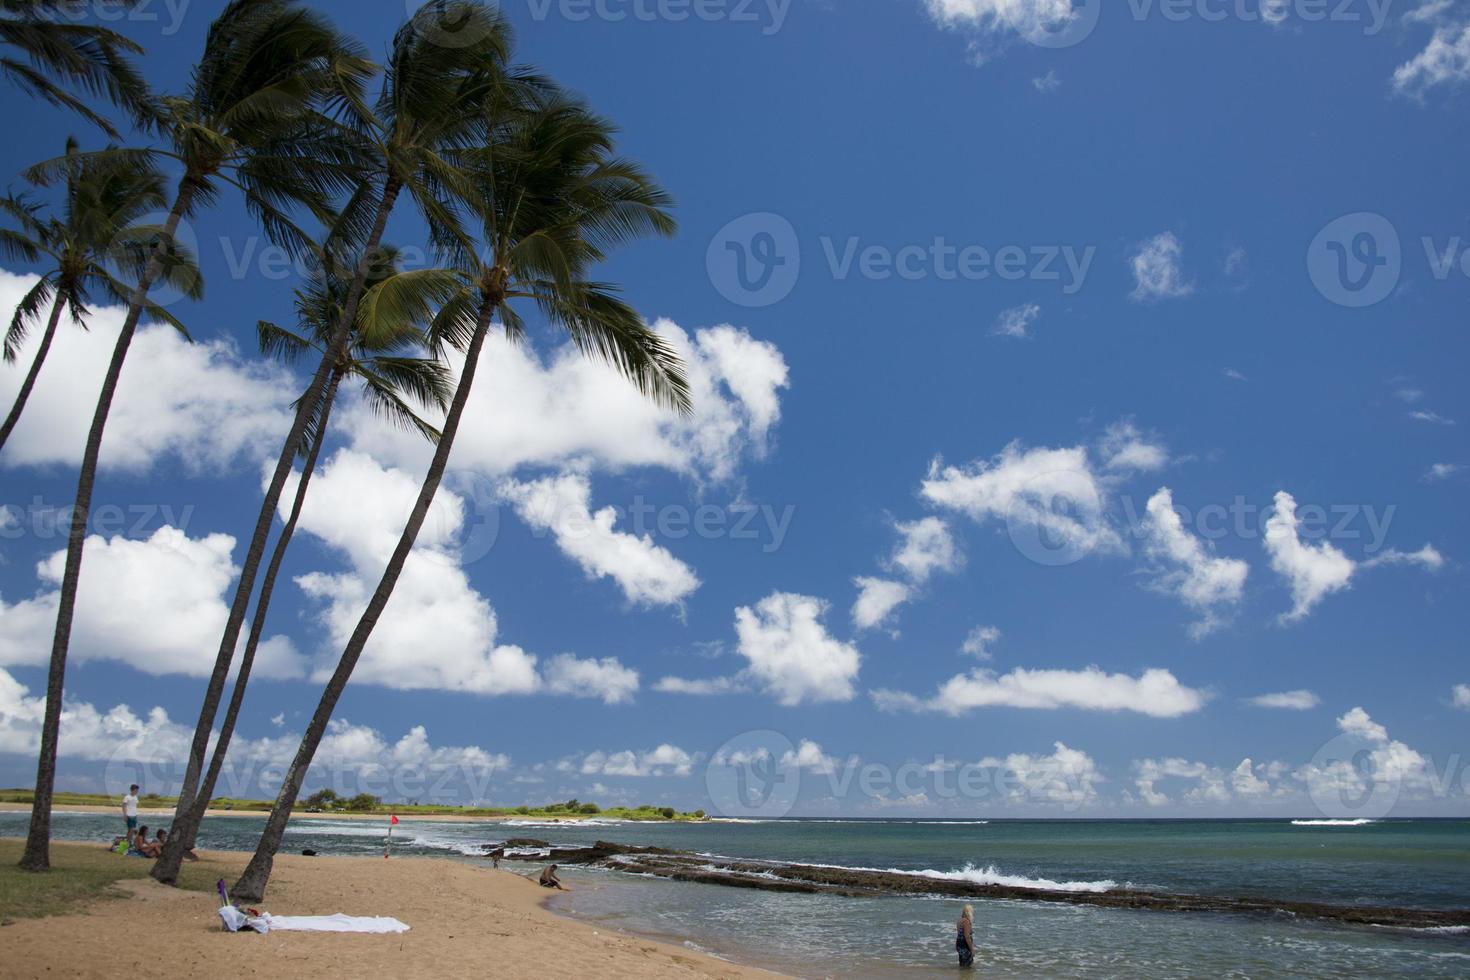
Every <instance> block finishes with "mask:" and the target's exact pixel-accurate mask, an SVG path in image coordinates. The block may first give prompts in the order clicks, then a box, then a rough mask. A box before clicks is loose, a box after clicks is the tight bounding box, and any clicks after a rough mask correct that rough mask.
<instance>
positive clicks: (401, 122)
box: [152, 0, 538, 884]
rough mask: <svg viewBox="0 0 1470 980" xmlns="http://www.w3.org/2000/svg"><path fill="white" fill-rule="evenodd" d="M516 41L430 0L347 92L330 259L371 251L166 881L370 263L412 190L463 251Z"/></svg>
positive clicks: (226, 635) (169, 857) (240, 601)
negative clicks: (469, 161)
mask: <svg viewBox="0 0 1470 980" xmlns="http://www.w3.org/2000/svg"><path fill="white" fill-rule="evenodd" d="M446 25H451V26H452V27H453V29H454V30H455V32H456V33H455V35H454V37H453V38H446V36H445V34H444V31H445V30H446V29H447V28H446ZM446 41H450V42H452V43H446ZM510 49H511V34H510V29H509V27H508V26H507V25H506V24H505V22H504V21H503V20H502V19H501V18H500V17H499V16H498V15H497V14H496V13H495V12H494V11H492V10H491V9H489V8H487V7H485V6H484V5H482V4H479V3H473V2H466V0H432V2H430V3H427V4H425V5H424V6H423V7H421V8H419V10H418V12H417V13H415V14H414V16H413V17H412V18H410V19H409V21H408V22H407V23H405V24H404V25H403V26H402V27H401V28H400V29H399V30H398V32H397V34H396V35H395V36H394V39H393V45H392V50H391V51H390V53H389V58H388V62H387V64H386V65H385V66H384V71H383V81H382V88H381V90H380V92H379V94H378V97H377V100H376V101H375V103H374V104H373V105H372V106H369V105H368V104H367V103H366V102H365V101H364V100H363V99H362V98H361V97H360V96H358V95H356V94H355V93H353V94H344V98H343V99H342V111H343V115H344V116H345V118H346V126H347V127H348V128H349V129H350V130H351V132H352V133H353V134H354V135H355V137H356V149H357V151H358V158H359V159H360V160H362V161H363V162H364V167H365V169H364V170H361V171H359V172H358V173H359V177H360V181H359V183H358V184H357V186H356V188H355V189H354V193H353V194H352V196H351V198H350V199H349V200H348V201H347V203H346V205H345V206H344V207H343V209H342V214H341V216H340V218H339V219H338V221H337V223H336V226H335V229H334V234H333V236H332V239H331V240H330V241H329V242H328V247H327V248H326V250H325V256H324V260H325V261H327V262H328V263H332V262H340V259H339V258H338V256H339V254H340V253H341V252H342V251H344V248H343V246H342V244H341V243H343V242H351V243H361V245H360V248H361V258H360V261H359V262H358V266H357V268H356V270H355V273H354V275H353V277H352V280H351V282H350V284H349V285H348V288H347V294H346V296H345V298H344V300H343V303H342V317H341V320H340V321H339V322H338V323H337V324H336V325H335V328H334V331H333V333H332V336H331V337H330V338H329V340H328V342H327V345H326V346H327V351H328V356H327V357H325V358H323V359H322V362H321V364H320V365H319V366H318V368H317V372H316V374H315V376H314V377H313V378H312V380H311V383H310V385H308V387H307V389H306V394H305V396H304V397H303V398H302V400H301V402H300V406H299V408H298V412H297V419H296V423H295V424H294V425H293V427H292V429H291V431H290V432H289V433H288V434H287V437H286V441H285V443H284V445H283V446H282V447H281V454H280V456H279V457H278V459H277V460H276V468H275V471H274V473H273V474H272V475H271V479H270V481H269V483H268V484H267V485H266V492H265V495H264V499H263V500H262V501H261V506H260V512H259V514H258V515H257V517H256V523H255V531H254V533H253V535H252V536H251V539H250V545H249V547H248V548H247V549H246V553H245V558H244V560H243V561H242V562H241V564H240V577H239V579H238V580H237V582H236V583H235V596H234V599H233V600H232V602H231V604H230V612H229V615H228V616H227V617H226V619H225V628H224V632H223V634H222V635H221V637H220V644H219V648H218V650H217V651H216V654H215V661H214V667H213V669H212V670H211V672H210V676H209V682H208V684H207V685H206V687H205V692H204V701H203V703H202V704H201V706H200V710H199V720H198V721H197V722H196V723H195V726H194V738H193V741H192V742H191V743H190V746H189V758H188V762H187V763H186V765H185V768H184V780H183V785H182V787H181V788H180V792H179V804H178V809H177V810H176V811H175V818H174V819H175V824H174V827H175V833H173V834H171V835H170V837H169V843H168V844H167V845H166V846H165V847H164V850H163V856H162V857H161V858H160V859H159V861H158V862H157V863H156V864H155V865H154V867H153V872H152V873H153V876H154V878H156V879H157V880H159V881H162V882H165V883H170V884H172V883H173V882H174V881H176V880H177V878H178V869H179V867H180V866H181V863H182V859H183V852H184V843H185V841H186V840H187V839H188V838H189V837H191V836H192V834H193V830H192V829H191V828H190V827H189V821H190V820H191V819H192V818H191V815H190V814H191V812H192V811H193V810H196V809H197V810H198V811H199V812H200V813H203V811H204V807H202V806H198V805H197V804H199V803H201V802H203V803H207V800H204V801H200V800H198V799H197V797H198V795H199V794H198V789H199V778H200V775H201V773H202V771H203V768H204V756H205V752H206V751H207V749H208V747H209V738H210V735H211V732H212V730H213V727H214V719H215V715H216V714H217V713H218V712H219V705H220V701H221V700H222V698H223V696H224V686H225V681H226V679H227V678H228V676H229V673H230V667H231V664H232V662H233V660H234V656H235V651H236V648H237V647H238V645H239V641H240V633H241V631H242V630H243V629H244V626H245V616H246V613H247V612H248V608H249V604H250V596H251V593H252V592H253V591H254V589H255V579H256V576H257V574H258V573H259V569H260V563H261V561H262V560H263V559H264V557H265V546H266V542H267V540H268V539H269V537H270V531H271V527H272V525H273V524H274V522H275V516H276V511H277V508H278V506H279V503H280V499H281V495H282V494H283V493H284V492H285V487H286V481H287V479H288V478H289V477H290V475H291V470H292V467H293V466H294V465H295V461H296V457H297V455H298V453H299V452H300V448H301V444H302V438H303V434H304V431H305V426H306V424H307V421H308V420H309V419H310V418H312V417H313V416H314V415H315V413H316V408H317V405H318V404H319V403H320V402H321V399H322V395H323V393H324V392H325V390H326V384H327V373H328V371H329V369H330V365H331V364H332V363H334V362H335V361H336V359H337V358H338V357H340V356H341V354H342V352H343V351H345V350H346V347H347V343H348V338H349V335H350V332H351V328H352V325H353V324H354V323H356V322H357V315H358V307H359V305H360V303H361V301H362V296H363V292H364V289H365V288H366V281H367V276H368V271H369V270H368V264H369V263H370V262H371V261H372V259H373V257H374V256H375V255H376V253H377V249H378V246H379V243H381V241H382V239H383V231H384V229H385V228H386V227H387V224H388V218H389V216H390V215H391V214H392V212H393V209H394V207H395V205H396V204H397V201H398V198H399V196H400V195H401V194H403V193H404V192H407V193H408V195H409V196H410V197H411V198H412V200H413V202H414V204H415V205H417V207H418V210H419V211H420V213H421V214H422V215H423V217H424V218H425V219H426V220H427V222H428V225H429V231H430V237H431V241H432V242H433V243H434V244H436V245H437V246H438V247H439V248H441V249H443V250H445V251H447V252H449V253H450V254H454V255H459V254H461V253H463V252H464V251H465V250H466V248H467V242H466V240H465V238H464V235H463V233H462V232H461V231H460V230H459V215H458V212H457V209H456V204H455V202H457V201H459V200H461V199H462V198H463V197H464V196H465V194H466V193H467V192H468V187H467V185H466V183H465V181H464V178H463V177H462V176H461V175H460V173H459V172H458V170H457V168H456V167H455V166H454V164H453V163H452V162H451V160H452V157H453V156H454V155H455V154H456V153H459V152H462V151H463V150H464V149H465V148H467V147H471V146H477V145H483V144H484V142H485V132H486V129H485V122H484V120H485V118H486V112H485V107H486V106H487V105H488V104H496V103H500V102H503V101H516V100H517V99H519V98H520V96H519V95H518V93H520V92H521V90H522V89H528V88H535V87H536V86H537V84H538V80H537V79H536V78H535V77H534V76H531V75H529V74H527V73H524V72H521V71H518V70H515V69H511V68H508V67H507V64H506V61H507V58H508V57H509V52H510ZM409 285H411V283H410V284H409ZM179 821H183V824H182V826H183V829H184V830H185V833H183V834H180V833H177V830H178V828H179V827H180V826H181V824H180V823H179Z"/></svg>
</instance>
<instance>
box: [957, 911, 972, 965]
mask: <svg viewBox="0 0 1470 980" xmlns="http://www.w3.org/2000/svg"><path fill="white" fill-rule="evenodd" d="M954 948H955V952H957V953H959V954H960V966H962V967H964V968H965V969H969V968H971V967H973V966H974V965H975V910H974V909H973V908H971V907H970V906H968V905H966V906H965V907H964V908H963V909H961V910H960V921H959V922H957V923H955V937H954Z"/></svg>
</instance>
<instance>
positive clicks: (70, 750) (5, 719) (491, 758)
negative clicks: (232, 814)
mask: <svg viewBox="0 0 1470 980" xmlns="http://www.w3.org/2000/svg"><path fill="white" fill-rule="evenodd" d="M45 706H46V699H45V698H44V697H40V696H38V697H31V696H30V693H29V691H28V690H27V688H26V687H25V686H24V685H22V684H21V683H19V682H18V681H16V680H15V678H14V677H12V676H11V675H10V674H9V673H8V672H6V671H4V670H0V752H8V753H17V754H23V755H31V754H34V753H35V752H36V751H37V749H38V747H39V745H40V740H41V721H42V717H43V715H44V713H45ZM193 737H194V729H193V726H192V725H190V726H185V725H181V724H179V723H177V722H175V721H173V720H171V719H170V718H169V716H168V712H166V711H165V710H164V709H162V708H158V707H155V708H152V709H150V710H148V711H146V712H144V713H143V714H141V715H139V714H138V713H136V712H134V711H133V709H132V708H131V707H129V706H128V705H126V704H119V705H115V706H113V707H112V708H109V709H106V710H103V709H100V708H97V707H95V706H93V705H92V704H90V703H87V702H76V701H69V702H67V703H66V705H65V706H64V707H63V708H62V712H61V742H60V746H59V749H58V754H59V755H60V756H61V757H62V758H67V759H79V760H86V761H94V762H103V761H106V762H118V763H139V764H169V763H177V762H178V760H179V759H181V758H183V757H184V756H186V755H188V752H189V743H190V742H191V741H192V740H193ZM300 738H301V736H300V735H299V734H297V733H286V734H282V735H279V736H276V737H271V738H260V739H250V738H240V737H236V738H235V739H234V740H232V741H231V743H230V753H229V760H230V762H231V764H235V765H238V764H241V763H252V762H254V763H261V764H265V763H279V762H280V761H281V759H282V758H289V755H290V753H291V752H292V751H294V749H295V747H296V744H297V743H298V742H299V741H300ZM509 765H510V758H509V756H506V755H505V754H503V753H496V752H489V751H486V750H485V749H482V748H480V747H479V746H436V745H434V744H432V743H431V742H430V740H429V735H428V731H427V730H426V729H425V728H424V726H422V725H415V726H413V727H412V728H411V729H410V730H409V731H408V733H407V734H405V735H404V736H402V737H401V738H399V739H398V740H397V741H389V740H388V739H386V738H385V737H384V736H383V734H382V733H381V732H380V731H378V730H377V729H374V728H371V727H368V726H365V725H354V724H353V723H352V722H350V721H348V720H346V719H342V718H339V719H335V720H333V721H332V722H330V723H329V725H328V729H327V734H326V735H325V736H324V737H323V739H322V744H321V748H320V749H319V750H318V752H317V755H316V759H315V760H314V762H313V769H315V770H321V769H326V768H340V769H346V768H355V769H359V770H362V769H368V768H371V769H377V770H384V769H419V770H422V769H435V768H447V767H464V768H467V769H469V770H473V771H479V772H494V771H499V770H502V769H505V768H506V767H508V766H509Z"/></svg>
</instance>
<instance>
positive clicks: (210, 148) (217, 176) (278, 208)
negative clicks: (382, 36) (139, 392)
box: [21, 0, 370, 871]
mask: <svg viewBox="0 0 1470 980" xmlns="http://www.w3.org/2000/svg"><path fill="white" fill-rule="evenodd" d="M369 70H370V65H369V64H368V63H367V62H366V61H365V60H364V59H363V58H362V57H361V56H360V55H359V53H358V51H357V47H356V45H355V43H354V42H352V41H349V40H348V39H347V38H345V37H343V36H342V35H340V34H338V33H337V31H336V30H335V29H334V28H333V27H332V26H331V25H330V23H328V22H327V21H326V20H325V19H324V18H322V17H321V16H319V15H317V14H315V13H312V12H309V11H306V10H303V9H301V8H300V7H299V6H297V4H296V3H294V2H293V0H231V2H230V3H229V4H228V5H227V6H226V7H225V9H224V11H223V12H222V13H221V14H220V15H219V17H218V19H216V20H215V21H214V23H213V24H212V25H211V26H210V29H209V34H208V36H207V37H206V39H205V46H204V54H203V57H202V58H201V60H200V62H199V65H198V66H197V67H196V68H195V70H194V74H193V78H192V79H191V81H190V84H189V87H188V89H187V91H186V92H185V94H183V95H180V96H174V97H170V98H165V99H164V100H163V106H164V112H165V119H164V122H163V129H162V131H163V135H164V136H165V137H166V139H167V143H168V145H167V146H166V147H164V148H151V149H117V150H103V151H99V152H98V153H96V154H89V155H84V156H90V157H94V158H95V159H96V160H97V161H98V164H99V165H100V166H108V165H112V166H117V167H121V168H126V167H140V166H153V165H154V164H155V163H157V162H160V161H164V160H168V161H173V162H174V163H175V164H176V165H178V166H179V167H180V168H181V169H182V174H181V175H180V177H179V181H178V185H177V189H176V191H175V193H174V200H173V204H172V206H171V208H170V209H169V212H168V217H167V218H166V219H165V220H164V222H163V224H162V225H161V226H160V227H158V228H156V229H154V234H153V236H152V241H151V244H150V246H149V249H148V251H147V253H146V256H147V257H146V260H145V261H143V262H142V263H141V266H142V268H141V269H140V275H139V276H138V281H137V284H136V286H135V287H134V289H133V291H132V296H131V300H130V302H129V305H128V312H127V316H126V317H125V318H124V320H123V325H122V329H121V330H120V331H119V333H118V337H117V343H116V344H115V345H114V346H113V350H112V357H111V359H110V361H109V362H108V365H107V373H106V374H105V376H104V378H103V382H102V391H101V393H100V395H99V396H98V399H97V408H96V411H95V412H94V413H93V416H92V424H91V427H90V429H89V430H88V432H87V443H86V449H85V451H84V453H83V456H82V462H81V471H80V474H79V476H78V478H77V496H76V502H75V505H74V507H73V509H72V517H71V527H70V529H69V532H68V536H67V550H66V566H65V570H64V572H63V574H62V580H61V591H60V597H59V602H58V608H57V614H56V632H55V635H54V637H53V639H52V645H51V662H50V668H49V673H48V675H47V682H46V713H45V718H44V720H43V722H42V728H41V751H40V756H39V759H38V761H37V764H36V797H35V803H34V805H33V806H32V808H31V825H30V831H29V833H28V835H27V838H26V849H25V854H24V855H23V856H22V858H21V867H22V868H26V869H29V870H33V871H44V870H46V869H47V868H49V866H50V848H49V846H48V845H49V838H50V830H51V796H52V789H53V787H54V783H55V775H56V741H57V729H58V727H59V725H60V721H61V691H62V685H63V682H64V680H65V674H66V654H67V648H68V646H69V644H70V641H71V627H72V617H73V614H74V612H75V609H76V598H77V582H78V580H79V578H80V576H81V570H82V549H83V546H84V544H85V542H86V531H87V521H88V518H89V516H90V513H91V507H92V490H93V486H94V484H95V482H96V477H97V459H98V457H99V455H100V454H101V450H102V436H103V432H104V430H105V428H106V426H107V416H108V412H109V411H110V410H111V408H112V400H113V397H114V395H115V394H116V392H117V382H118V378H119V377H120V376H121V374H122V368H123V363H124V362H125V361H126V359H127V355H128V348H129V346H130V345H131V344H132V341H133V334H134V333H135V331H136V330H137V327H138V319H139V317H140V316H141V315H142V313H143V310H144V308H145V307H146V306H147V304H148V295H149V292H150V291H151V290H152V288H153V285H154V283H155V282H157V281H158V280H159V278H160V277H164V276H167V275H168V274H169V272H170V269H171V268H173V267H176V266H177V265H178V264H179V262H180V260H179V258H178V254H177V252H178V250H177V248H176V247H175V235H176V233H177V231H178V226H179V222H180V221H182V220H183V219H184V217H185V216H186V215H189V214H192V213H194V212H195V210H196V209H198V208H200V207H202V206H204V205H206V204H208V203H210V202H212V201H213V200H215V199H216V198H217V197H218V195H219V193H220V190H221V186H222V185H224V186H231V187H236V188H239V189H240V190H241V191H242V192H243V193H244V197H245V204H246V207H247V208H248V209H249V210H250V212H251V213H252V214H253V215H254V216H255V217H256V218H257V219H258V220H259V221H260V222H261V224H262V226H263V227H264V228H265V231H266V234H267V235H268V236H270V238H271V239H272V240H273V241H276V242H277V243H278V244H280V245H282V246H283V247H285V248H287V249H288V250H290V251H291V252H292V253H293V254H301V253H303V252H304V251H306V250H307V249H309V248H310V247H311V239H310V238H309V237H307V236H306V234H305V233H304V232H302V231H301V230H300V229H299V228H297V227H296V226H295V224H294V223H293V222H292V220H291V210H292V209H295V208H299V207H305V208H307V209H309V210H311V211H312V212H313V213H315V214H317V215H319V216H320V217H322V218H323V219H328V218H329V217H330V203H331V199H332V196H333V194H334V193H340V192H345V191H346V190H347V189H349V188H350V187H351V186H352V171H351V170H350V169H348V168H349V167H350V166H351V164H352V163H353V155H352V153H351V150H350V147H346V146H344V145H343V144H342V143H341V142H340V141H337V140H334V139H332V138H331V137H332V136H333V129H332V127H329V126H328V125H327V124H326V120H325V119H324V118H323V117H322V116H320V115H319V113H318V112H317V110H318V108H319V106H321V104H322V103H323V100H324V99H326V98H327V97H328V96H329V95H334V96H336V97H340V95H338V93H342V92H344V91H348V92H350V91H351V90H352V87H353V83H354V81H356V80H360V79H362V78H363V77H364V76H365V75H366V74H367V72H368V71H369ZM69 159H70V158H67V157H63V158H61V159H60V160H53V161H48V162H47V163H43V164H38V165H37V166H35V167H32V168H31V170H30V172H29V176H30V178H31V179H32V180H36V181H42V182H44V181H48V180H51V179H54V178H55V177H56V176H57V175H58V174H60V173H63V172H64V170H65V167H66V166H67V164H68V162H69ZM298 424H301V425H303V426H304V423H303V422H302V421H301V420H300V419H298Z"/></svg>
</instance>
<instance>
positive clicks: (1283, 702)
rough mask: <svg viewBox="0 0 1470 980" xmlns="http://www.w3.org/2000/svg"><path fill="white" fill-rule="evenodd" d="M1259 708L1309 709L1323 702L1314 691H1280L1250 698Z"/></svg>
mask: <svg viewBox="0 0 1470 980" xmlns="http://www.w3.org/2000/svg"><path fill="white" fill-rule="evenodd" d="M1250 703H1251V704H1253V705H1255V706H1256V707H1257V708H1279V709H1282V710H1286V711H1309V710H1311V709H1312V708H1315V707H1317V705H1319V704H1321V703H1322V699H1321V698H1319V697H1317V695H1316V693H1314V692H1312V691H1278V692H1276V693H1273V694H1258V695H1256V696H1255V697H1253V698H1251V699H1250Z"/></svg>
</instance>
